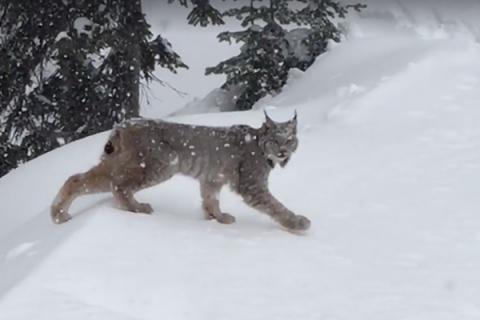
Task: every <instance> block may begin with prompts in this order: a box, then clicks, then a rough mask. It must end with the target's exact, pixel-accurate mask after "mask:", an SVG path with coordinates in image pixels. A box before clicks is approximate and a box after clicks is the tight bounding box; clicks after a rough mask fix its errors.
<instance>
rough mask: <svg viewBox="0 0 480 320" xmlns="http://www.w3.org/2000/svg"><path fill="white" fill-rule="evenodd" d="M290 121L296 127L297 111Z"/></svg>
mask: <svg viewBox="0 0 480 320" xmlns="http://www.w3.org/2000/svg"><path fill="white" fill-rule="evenodd" d="M291 121H292V123H293V124H294V125H297V110H295V113H294V114H293V118H292V120H291Z"/></svg>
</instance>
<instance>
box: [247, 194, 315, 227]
mask: <svg viewBox="0 0 480 320" xmlns="http://www.w3.org/2000/svg"><path fill="white" fill-rule="evenodd" d="M252 191H253V190H252ZM241 195H242V197H243V199H244V201H245V202H246V203H247V204H248V205H250V206H251V207H253V208H255V209H257V210H259V211H262V212H264V213H266V214H268V215H269V216H270V217H272V219H273V220H275V221H277V222H278V223H280V224H281V225H282V226H284V227H285V228H287V229H289V230H294V231H302V230H307V229H308V228H309V227H310V220H309V219H308V218H306V217H304V216H301V215H296V214H294V213H293V212H291V211H290V210H288V209H287V208H286V207H285V206H284V205H282V204H281V203H280V201H278V200H277V199H275V197H274V196H273V195H272V194H271V193H270V192H269V191H268V190H263V191H257V192H254V193H250V192H249V193H247V194H241Z"/></svg>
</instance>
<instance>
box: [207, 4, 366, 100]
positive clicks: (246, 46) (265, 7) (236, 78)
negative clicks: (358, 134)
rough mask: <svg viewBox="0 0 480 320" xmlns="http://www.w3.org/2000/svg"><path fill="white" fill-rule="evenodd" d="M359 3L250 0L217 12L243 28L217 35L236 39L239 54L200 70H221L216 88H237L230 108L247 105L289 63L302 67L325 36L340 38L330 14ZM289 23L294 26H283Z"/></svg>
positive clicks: (276, 81) (274, 88)
mask: <svg viewBox="0 0 480 320" xmlns="http://www.w3.org/2000/svg"><path fill="white" fill-rule="evenodd" d="M362 7H363V6H362V5H353V6H344V5H341V4H339V3H338V2H336V1H331V0H266V1H265V0H250V2H249V3H248V5H246V4H244V5H242V6H241V7H238V8H233V9H230V10H227V11H226V12H224V13H223V15H224V16H226V17H235V18H237V19H238V20H240V21H241V26H242V27H244V28H246V29H245V30H241V31H236V32H222V33H220V34H219V35H218V38H219V40H220V41H228V42H230V43H231V42H232V41H236V42H241V43H242V46H241V49H240V54H239V55H237V56H235V57H232V58H230V59H227V60H225V61H222V62H220V63H219V64H218V65H217V66H215V67H210V68H207V70H206V74H207V75H208V74H212V73H214V74H225V75H226V77H227V80H226V82H225V83H224V84H223V86H222V88H223V89H225V90H228V91H232V92H239V94H238V95H237V96H235V97H234V98H235V101H234V102H235V106H236V108H237V109H238V110H246V109H251V108H252V106H253V104H254V103H255V102H257V101H258V100H259V99H261V98H263V97H264V96H266V95H267V94H275V93H278V92H279V91H280V90H281V88H282V87H283V86H284V85H285V83H286V81H287V78H288V71H289V70H290V69H291V68H298V69H301V70H306V69H307V68H308V67H309V66H310V65H311V64H312V63H313V62H314V60H315V58H316V57H317V56H318V55H320V54H321V53H323V52H324V51H325V50H326V47H327V42H328V41H329V40H333V41H339V40H340V31H339V30H338V28H337V26H336V24H335V23H334V22H333V19H334V18H336V17H340V18H344V17H345V15H346V13H347V12H348V9H349V8H355V9H357V10H360V9H361V8H362ZM293 24H295V25H297V26H299V27H300V28H297V29H292V30H286V29H285V28H284V27H283V26H285V27H287V26H289V27H290V26H291V25H293Z"/></svg>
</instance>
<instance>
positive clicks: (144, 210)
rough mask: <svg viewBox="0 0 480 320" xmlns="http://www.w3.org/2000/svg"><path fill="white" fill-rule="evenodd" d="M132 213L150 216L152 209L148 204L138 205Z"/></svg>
mask: <svg viewBox="0 0 480 320" xmlns="http://www.w3.org/2000/svg"><path fill="white" fill-rule="evenodd" d="M134 211H135V212H137V213H145V214H152V212H153V208H152V206H151V205H150V204H148V203H139V204H138V206H136V207H135V210H134Z"/></svg>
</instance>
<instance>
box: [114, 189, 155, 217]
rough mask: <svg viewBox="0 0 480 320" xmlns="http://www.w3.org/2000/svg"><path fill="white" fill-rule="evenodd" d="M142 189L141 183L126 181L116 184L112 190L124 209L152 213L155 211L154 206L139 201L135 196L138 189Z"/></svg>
mask: <svg viewBox="0 0 480 320" xmlns="http://www.w3.org/2000/svg"><path fill="white" fill-rule="evenodd" d="M141 189H142V188H141V187H140V185H139V184H132V183H131V182H126V183H123V184H117V185H115V186H114V187H113V190H112V192H113V197H114V198H115V200H116V201H117V203H118V204H119V205H120V206H121V208H122V209H124V210H127V211H131V212H135V213H145V214H151V213H152V212H153V208H152V206H151V205H150V204H148V203H142V202H138V201H137V200H136V199H135V197H134V196H133V195H134V193H135V192H136V191H139V190H141Z"/></svg>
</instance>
